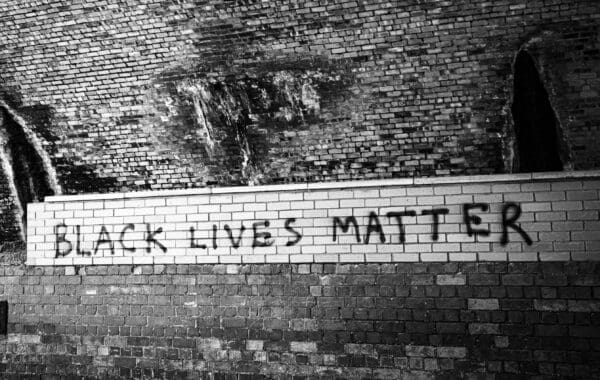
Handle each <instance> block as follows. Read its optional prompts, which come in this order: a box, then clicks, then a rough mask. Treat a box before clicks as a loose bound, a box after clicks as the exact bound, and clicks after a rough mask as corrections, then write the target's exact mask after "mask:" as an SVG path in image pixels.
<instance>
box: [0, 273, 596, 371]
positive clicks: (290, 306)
mask: <svg viewBox="0 0 600 380" xmlns="http://www.w3.org/2000/svg"><path fill="white" fill-rule="evenodd" d="M0 299H2V300H7V301H8V303H9V316H8V334H7V335H6V336H5V337H3V338H2V339H1V340H0V372H2V374H3V376H4V377H11V378H13V377H14V378H16V377H17V376H16V375H21V376H26V375H33V374H36V375H39V374H45V375H46V376H48V377H49V378H61V376H63V377H64V378H89V379H94V378H98V379H100V378H102V379H105V378H111V377H112V378H115V377H120V378H176V379H180V378H211V379H212V378H214V379H265V378H294V379H308V378H311V379H313V378H326V379H329V378H356V379H358V378H381V379H383V378H386V379H391V378H411V379H412V378H415V379H434V378H436V379H437V378H444V379H446V378H472V379H480V378H481V379H488V378H489V379H514V378H518V377H520V378H534V377H535V378H538V377H539V378H553V377H555V378H566V377H568V378H579V379H592V378H600V365H599V364H598V363H600V360H599V359H600V318H599V316H600V314H598V313H599V312H600V263H598V262H526V263H516V262H515V263H509V262H496V263H466V262H456V263H393V264H392V263H373V264H339V263H338V264H259V265H199V264H193V265H152V266H151V265H141V266H133V265H110V266H103V265H99V266H80V267H77V266H66V267H52V266H46V267H40V266H27V267H24V266H3V267H0Z"/></svg>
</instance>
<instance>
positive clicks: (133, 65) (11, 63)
mask: <svg viewBox="0 0 600 380" xmlns="http://www.w3.org/2000/svg"><path fill="white" fill-rule="evenodd" d="M0 13H1V14H2V15H3V17H2V19H1V21H0V26H1V28H0V41H1V45H0V88H1V90H0V91H1V93H2V97H3V98H4V99H5V100H6V101H9V102H10V104H11V105H12V106H13V107H14V108H15V110H16V111H17V112H18V113H19V114H21V115H23V116H24V117H25V118H27V119H28V120H30V122H31V123H32V124H34V125H36V127H37V133H38V134H39V135H40V136H41V137H43V138H44V139H45V142H46V149H47V150H48V151H49V152H50V153H51V155H52V157H53V160H54V164H55V166H56V168H57V169H58V172H59V177H60V180H61V184H62V185H63V187H64V189H65V191H67V192H90V191H115V190H122V189H140V188H144V189H148V188H153V189H155V188H172V187H176V188H181V187H190V186H192V187H197V186H204V185H210V184H215V185H228V184H249V183H279V182H296V181H321V180H345V179H351V178H355V179H365V178H390V177H407V176H423V175H427V176H428V175H449V174H459V173H462V174H469V173H491V172H506V171H510V170H511V165H512V164H511V153H510V152H511V151H512V145H513V139H514V136H513V135H514V132H513V130H512V121H511V116H510V101H511V92H512V67H511V65H512V64H513V60H514V58H515V56H516V54H517V52H518V51H519V50H520V49H526V50H527V51H528V52H529V53H530V54H531V56H532V57H533V58H534V59H535V61H536V63H537V65H538V66H539V67H538V71H539V72H540V75H541V78H542V81H543V82H544V84H545V86H546V88H547V90H548V93H549V96H550V103H551V104H552V105H553V107H554V109H555V112H556V114H557V118H558V120H559V123H560V125H561V128H562V133H563V135H564V137H565V138H566V141H567V143H566V144H564V151H563V152H562V156H563V160H565V165H566V167H573V168H576V169H587V168H594V167H598V165H599V163H600V152H599V151H598V149H596V147H597V146H598V143H599V137H598V136H599V133H598V125H600V123H599V120H600V117H599V113H598V112H599V111H598V110H599V109H600V108H599V107H598V105H599V95H598V92H597V88H599V87H600V83H599V80H600V76H599V75H598V74H599V72H600V71H599V70H600V65H599V64H598V63H599V57H600V52H599V43H598V41H599V39H598V32H599V31H598V22H597V20H598V18H599V17H600V6H599V4H598V2H597V1H596V0H588V1H571V0H557V1H551V2H548V1H540V0H537V1H527V2H525V1H494V2H483V3H482V2H472V1H459V2H446V1H428V2H425V3H423V2H420V1H402V2H389V1H377V0H369V1H361V2H357V1H352V0H335V1H330V2H327V3H325V4H321V3H319V2H311V1H308V2H305V1H268V2H265V1H262V2H225V1H204V2H201V3H198V2H193V1H191V0H185V1H159V0H152V1H144V2H140V1H130V2H127V3H120V2H116V1H106V0H103V1H86V2H76V3H65V2H60V1H56V0H52V1H44V2H41V1H32V0H28V1H21V0H19V1H17V0H6V1H3V2H2V4H1V5H0Z"/></svg>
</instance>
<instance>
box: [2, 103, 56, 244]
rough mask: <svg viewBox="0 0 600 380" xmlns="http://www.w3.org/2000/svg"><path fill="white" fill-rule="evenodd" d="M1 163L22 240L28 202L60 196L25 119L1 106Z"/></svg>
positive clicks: (52, 173)
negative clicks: (13, 199)
mask: <svg viewBox="0 0 600 380" xmlns="http://www.w3.org/2000/svg"><path fill="white" fill-rule="evenodd" d="M0 161H1V167H2V170H3V172H4V174H5V177H6V179H7V181H8V182H9V184H8V185H9V188H10V189H11V193H13V194H12V195H13V197H14V198H15V201H16V202H17V205H16V206H17V209H18V211H17V212H18V213H19V214H20V215H16V217H17V219H19V222H20V223H21V225H20V228H21V230H22V234H23V237H25V233H26V222H27V203H32V202H41V201H43V200H44V197H45V196H48V195H54V194H59V193H60V187H59V186H58V182H57V181H56V175H55V173H54V171H53V170H52V168H51V165H50V163H49V162H50V160H49V157H48V156H47V154H46V152H45V151H43V149H42V147H41V144H40V142H39V141H38V140H37V138H36V137H35V136H34V134H33V133H32V132H31V131H30V130H29V129H28V128H27V126H26V125H25V123H24V120H22V119H21V118H19V117H18V116H17V115H16V114H15V112H14V111H13V110H11V109H10V108H8V106H6V104H4V103H3V102H2V103H0Z"/></svg>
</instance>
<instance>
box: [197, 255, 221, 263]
mask: <svg viewBox="0 0 600 380" xmlns="http://www.w3.org/2000/svg"><path fill="white" fill-rule="evenodd" d="M196 263H198V264H218V263H219V256H212V255H202V256H196Z"/></svg>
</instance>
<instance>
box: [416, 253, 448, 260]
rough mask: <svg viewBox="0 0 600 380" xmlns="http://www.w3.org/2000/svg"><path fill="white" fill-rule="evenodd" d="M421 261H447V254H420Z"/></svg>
mask: <svg viewBox="0 0 600 380" xmlns="http://www.w3.org/2000/svg"><path fill="white" fill-rule="evenodd" d="M419 257H420V258H421V261H423V262H428V261H443V262H445V261H448V254H446V253H421V254H420V256H419Z"/></svg>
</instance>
